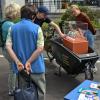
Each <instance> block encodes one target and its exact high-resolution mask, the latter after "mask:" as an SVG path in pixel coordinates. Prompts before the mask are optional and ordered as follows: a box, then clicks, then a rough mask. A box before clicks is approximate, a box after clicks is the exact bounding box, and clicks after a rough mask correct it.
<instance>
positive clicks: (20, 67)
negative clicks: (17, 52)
mask: <svg viewBox="0 0 100 100" xmlns="http://www.w3.org/2000/svg"><path fill="white" fill-rule="evenodd" d="M17 68H18V70H19V71H21V70H23V69H24V65H23V64H22V63H21V62H20V61H18V62H17Z"/></svg>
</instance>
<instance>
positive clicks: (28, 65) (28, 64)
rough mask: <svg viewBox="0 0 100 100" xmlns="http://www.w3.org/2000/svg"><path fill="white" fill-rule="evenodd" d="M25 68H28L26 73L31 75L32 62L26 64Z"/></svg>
mask: <svg viewBox="0 0 100 100" xmlns="http://www.w3.org/2000/svg"><path fill="white" fill-rule="evenodd" d="M25 68H26V72H27V74H29V73H30V71H31V64H30V62H26V64H25Z"/></svg>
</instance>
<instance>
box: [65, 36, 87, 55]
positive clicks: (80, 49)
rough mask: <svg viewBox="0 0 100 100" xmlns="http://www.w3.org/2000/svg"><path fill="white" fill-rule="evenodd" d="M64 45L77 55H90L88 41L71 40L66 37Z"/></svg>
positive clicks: (81, 39)
mask: <svg viewBox="0 0 100 100" xmlns="http://www.w3.org/2000/svg"><path fill="white" fill-rule="evenodd" d="M63 44H64V46H65V47H67V48H68V49H70V50H71V51H73V52H74V53H76V54H86V53H88V41H87V40H85V39H83V38H71V37H69V36H66V37H65V38H64V39H63Z"/></svg>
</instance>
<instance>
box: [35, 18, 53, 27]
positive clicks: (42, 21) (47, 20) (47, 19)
mask: <svg viewBox="0 0 100 100" xmlns="http://www.w3.org/2000/svg"><path fill="white" fill-rule="evenodd" d="M44 22H45V23H48V24H49V23H50V22H51V19H49V18H46V19H38V18H37V17H36V18H35V21H34V23H35V24H38V25H39V26H40V27H42V25H43V23H44Z"/></svg>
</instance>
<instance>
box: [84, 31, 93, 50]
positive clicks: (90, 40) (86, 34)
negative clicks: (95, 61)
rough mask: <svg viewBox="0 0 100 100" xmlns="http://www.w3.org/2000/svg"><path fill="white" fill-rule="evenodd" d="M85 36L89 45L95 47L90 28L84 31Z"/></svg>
mask: <svg viewBox="0 0 100 100" xmlns="http://www.w3.org/2000/svg"><path fill="white" fill-rule="evenodd" d="M84 36H85V37H86V39H87V41H88V44H89V47H90V48H92V49H94V36H93V34H92V32H91V31H90V30H86V31H85V33H84Z"/></svg>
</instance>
